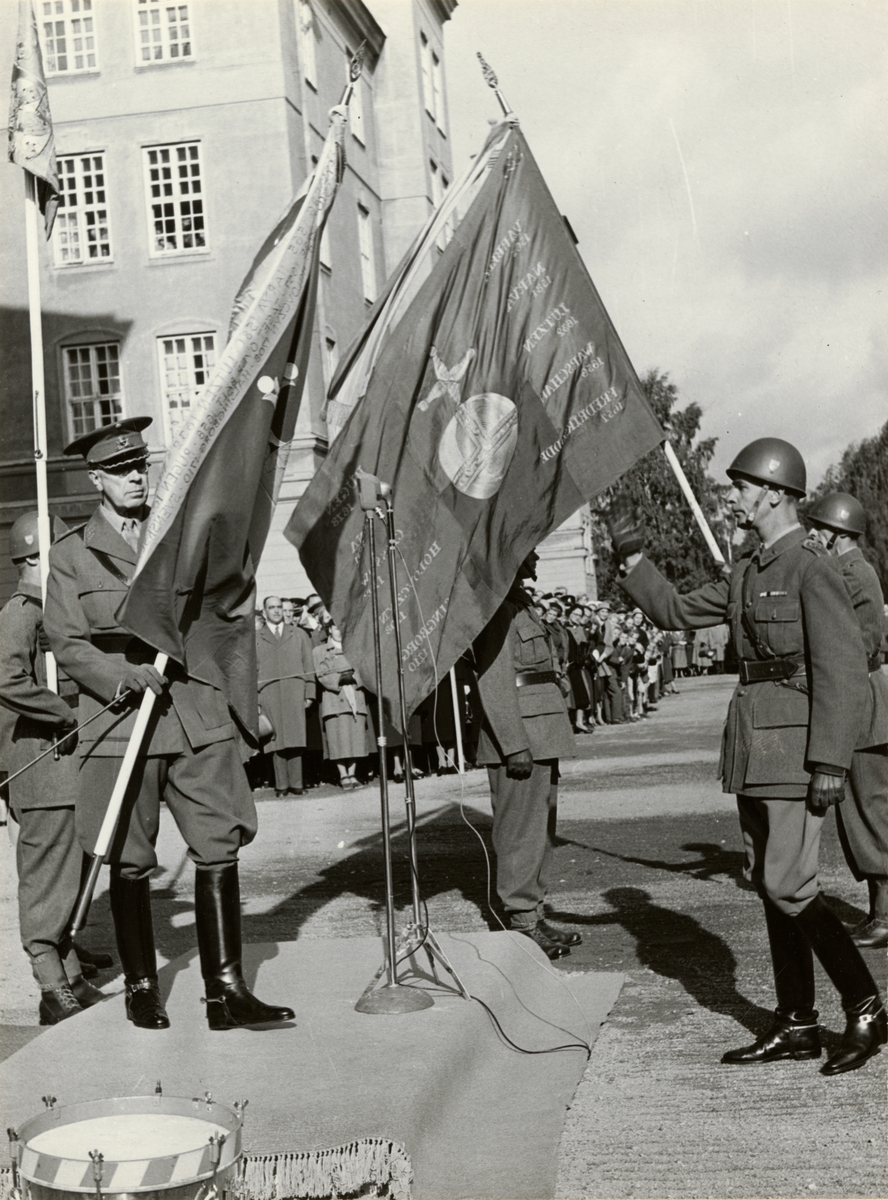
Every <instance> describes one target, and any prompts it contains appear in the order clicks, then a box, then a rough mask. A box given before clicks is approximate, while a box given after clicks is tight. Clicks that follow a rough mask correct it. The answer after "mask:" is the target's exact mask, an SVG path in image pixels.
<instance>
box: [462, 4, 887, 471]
mask: <svg viewBox="0 0 888 1200" xmlns="http://www.w3.org/2000/svg"><path fill="white" fill-rule="evenodd" d="M886 47H888V0H863V2H858V0H724V2H723V0H460V3H459V6H458V7H457V9H456V10H455V12H454V14H453V17H452V19H451V20H450V22H449V23H448V24H447V25H446V26H445V69H446V76H447V93H448V101H449V117H450V131H451V138H452V143H453V161H454V171H455V173H456V174H457V175H459V173H460V172H461V171H462V170H463V169H464V166H465V165H466V164H467V162H468V160H469V156H470V155H471V154H473V153H475V152H476V151H477V150H478V148H479V147H480V145H481V142H482V140H483V138H484V136H485V133H486V131H487V129H488V127H489V126H488V123H489V121H490V119H491V118H494V117H496V116H497V115H498V113H499V108H498V105H497V102H496V98H495V96H494V93H493V92H492V91H491V90H490V89H489V88H488V87H487V86H486V84H485V83H484V80H483V78H482V75H481V71H480V68H479V66H478V62H477V58H476V52H477V51H480V52H481V53H482V54H483V55H484V57H485V58H486V59H487V61H488V62H489V63H490V65H491V66H492V67H493V69H494V70H495V71H496V73H497V76H498V78H499V85H500V88H501V90H502V92H503V94H504V95H505V97H506V99H507V100H508V102H509V104H510V105H511V107H512V109H513V110H514V111H515V113H516V114H517V116H518V118H519V120H520V122H521V127H522V129H523V131H524V133H525V136H526V137H527V140H528V142H529V144H530V147H531V150H532V151H533V153H534V156H535V157H536V159H537V162H538V163H539V166H540V168H541V170H542V172H543V175H544V176H545V178H546V180H547V182H548V184H549V187H550V189H551V191H552V193H553V195H554V197H555V200H556V202H557V204H558V205H559V207H560V208H561V210H562V212H563V213H564V214H565V215H566V216H567V217H568V219H569V221H570V223H571V225H572V227H573V229H574V231H575V233H576V234H577V236H578V238H579V249H580V252H581V254H582V255H583V258H584V260H585V262H586V265H587V267H588V269H589V272H590V274H591V275H592V278H593V280H594V281H595V284H596V286H597V288H598V290H599V293H600V294H601V297H602V299H603V301H604V304H605V306H606V307H607V309H608V311H609V313H610V315H611V318H612V319H613V321H614V324H615V325H616V328H617V331H618V333H619V334H620V337H621V338H622V340H623V342H624V344H625V346H626V348H627V350H628V352H629V356H630V358H631V359H632V361H633V363H634V365H635V367H636V370H637V371H638V372H639V374H644V372H645V371H647V370H648V369H649V368H651V367H656V368H658V369H659V370H661V371H666V372H668V374H669V376H670V378H671V379H672V381H673V382H674V383H675V384H677V386H678V388H679V390H680V394H681V398H682V402H684V403H687V402H690V401H693V402H695V403H697V404H698V405H699V406H700V408H701V409H702V410H703V414H704V415H703V421H702V427H701V436H704V437H715V438H717V439H718V443H717V446H716V452H715V456H714V458H713V462H712V467H711V471H712V473H713V474H714V475H715V476H716V478H720V477H721V475H722V472H723V471H724V469H725V468H726V467H727V466H728V464H729V463H730V461H731V459H732V458H733V457H734V455H735V454H736V452H737V451H738V450H739V449H740V448H741V447H742V446H743V445H745V444H746V443H747V442H749V441H751V440H752V439H753V438H756V437H764V436H775V437H782V438H785V439H787V440H788V441H791V442H793V443H794V444H795V445H797V446H798V448H799V449H800V450H801V451H802V454H803V455H804V457H805V459H806V462H807V466H808V479H809V486H814V485H816V483H817V482H818V481H819V480H820V478H821V477H822V474H823V472H824V471H825V469H826V468H827V467H828V466H829V465H830V464H831V463H832V462H835V461H837V460H838V459H839V458H840V456H841V453H842V451H843V450H844V448H845V447H846V446H847V445H848V444H849V443H850V442H852V441H859V440H860V439H861V438H864V437H871V436H872V435H873V434H874V433H876V432H877V431H878V429H879V428H880V427H881V426H882V425H883V424H884V422H885V420H886V419H888V387H886V376H888V366H886V363H888V353H886V351H888V303H886V297H888V112H886V109H888V103H886V102H888V63H886Z"/></svg>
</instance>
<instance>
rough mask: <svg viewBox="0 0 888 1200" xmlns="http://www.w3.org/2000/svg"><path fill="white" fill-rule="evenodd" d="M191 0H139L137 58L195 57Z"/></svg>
mask: <svg viewBox="0 0 888 1200" xmlns="http://www.w3.org/2000/svg"><path fill="white" fill-rule="evenodd" d="M188 8H189V6H188V5H187V4H164V3H159V2H158V0H136V61H137V62H138V63H156V62H181V60H182V59H183V58H191V56H192V52H191V18H190V14H189V11H188Z"/></svg>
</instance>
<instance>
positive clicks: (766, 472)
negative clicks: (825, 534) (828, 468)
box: [727, 438, 806, 496]
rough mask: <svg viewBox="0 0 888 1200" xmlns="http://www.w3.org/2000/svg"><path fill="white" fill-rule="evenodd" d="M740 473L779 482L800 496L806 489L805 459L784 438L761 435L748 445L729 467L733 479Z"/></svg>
mask: <svg viewBox="0 0 888 1200" xmlns="http://www.w3.org/2000/svg"><path fill="white" fill-rule="evenodd" d="M738 475H743V476H745V477H746V478H747V479H754V480H755V481H756V483H763V484H766V485H767V484H775V485H776V486H777V487H782V488H785V489H786V491H787V492H794V493H795V495H797V496H804V494H805V491H806V488H805V483H806V476H805V460H804V459H803V458H802V456H801V454H799V452H798V450H796V448H795V446H792V445H790V443H789V442H784V441H783V439H782V438H757V439H756V441H754V442H750V443H749V445H748V446H744V447H743V449H742V450H741V451H740V453H739V454H738V455H737V457H736V458H735V459H734V461H733V462H732V463H731V465H730V466H729V467H728V470H727V476H728V478H729V479H736V477H737V476H738Z"/></svg>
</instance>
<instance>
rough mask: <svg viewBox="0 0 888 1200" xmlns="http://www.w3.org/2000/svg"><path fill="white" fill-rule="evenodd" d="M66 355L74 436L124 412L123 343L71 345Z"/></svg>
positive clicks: (71, 425)
mask: <svg viewBox="0 0 888 1200" xmlns="http://www.w3.org/2000/svg"><path fill="white" fill-rule="evenodd" d="M64 356H65V379H64V385H65V399H66V402H67V405H68V411H69V413H70V427H71V430H72V434H73V436H74V437H80V436H81V435H82V434H84V433H89V432H90V431H91V430H93V429H98V428H99V426H101V425H110V424H111V423H112V422H114V421H116V420H117V419H118V417H120V416H121V415H122V411H123V409H122V394H121V383H120V347H119V345H118V344H117V343H116V342H106V343H97V344H96V345H93V346H71V347H68V348H66V350H65V352H64Z"/></svg>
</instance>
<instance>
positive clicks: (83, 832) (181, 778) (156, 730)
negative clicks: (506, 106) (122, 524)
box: [44, 508, 257, 879]
mask: <svg viewBox="0 0 888 1200" xmlns="http://www.w3.org/2000/svg"><path fill="white" fill-rule="evenodd" d="M113 521H114V516H113V514H112V516H111V517H108V516H106V514H105V510H104V509H102V508H99V509H97V510H96V511H95V512H94V513H93V515H92V517H91V518H90V519H89V521H88V522H87V524H86V525H85V526H84V527H83V528H82V529H79V530H74V531H73V532H71V533H68V534H66V535H65V536H64V537H62V538H61V539H60V540H59V541H58V542H56V544H55V545H54V546H53V547H52V549H51V551H50V575H49V584H48V589H47V599H46V616H45V622H44V623H45V627H46V631H47V634H48V635H49V638H50V641H51V644H52V649H53V652H54V653H55V655H56V658H57V660H58V662H59V665H60V666H61V667H62V668H63V669H64V670H65V671H66V672H67V674H69V675H70V676H71V678H72V679H74V680H75V681H76V682H77V684H78V685H79V687H80V691H81V701H80V720H81V722H83V721H86V720H88V719H89V718H90V717H91V716H92V715H93V714H94V713H96V712H98V710H99V709H101V708H102V707H104V706H105V705H106V704H108V702H109V701H110V700H113V699H114V696H115V695H116V693H117V691H118V687H119V684H120V681H121V680H122V678H123V677H124V675H125V673H126V664H127V663H128V662H129V663H150V662H153V661H154V658H155V652H154V650H152V649H151V648H150V647H148V646H145V645H144V644H143V643H140V642H139V641H138V639H136V638H133V637H132V636H131V635H130V634H129V633H128V632H127V631H126V630H124V629H123V628H122V627H121V626H120V625H118V623H117V618H116V616H115V613H116V612H117V609H118V608H119V607H120V605H121V603H122V602H123V599H124V597H125V596H126V590H127V587H128V583H129V580H130V579H131V578H132V574H133V571H134V569H135V564H136V557H137V556H136V551H135V550H134V549H133V547H132V546H131V545H129V544H128V542H126V541H125V540H124V538H123V535H122V533H120V532H118V529H116V528H115V527H114V524H113V523H112V522H113ZM166 674H167V678H168V679H169V680H170V683H169V686H168V687H167V688H165V689H164V693H163V695H162V696H159V697H158V698H157V700H156V702H155V705H154V712H153V715H152V718H151V721H150V723H149V727H148V732H147V735H146V737H145V741H144V743H143V749H142V752H141V754H140V756H139V759H138V762H137V765H136V769H135V771H134V772H133V777H132V781H131V783H130V786H129V788H128V790H127V795H126V798H125V800H124V805H123V809H122V812H121V818H120V824H119V826H118V831H117V835H116V836H115V838H114V842H113V844H112V848H111V855H110V861H111V862H112V863H116V864H119V866H120V873H121V874H122V875H123V877H125V878H129V879H141V878H146V877H147V876H148V875H150V873H151V871H152V870H153V869H154V867H155V866H156V865H157V856H156V854H155V850H154V843H155V841H156V838H157V832H158V823H159V810H160V799H161V797H163V799H164V800H165V802H166V804H167V806H168V807H169V809H170V811H171V812H172V814H173V817H174V819H175V821H176V824H177V825H178V827H179V830H180V832H181V833H182V836H183V838H184V839H185V841H186V843H187V845H188V850H189V855H190V857H191V858H192V859H193V860H194V862H195V863H196V864H197V865H198V866H204V867H210V866H215V865H220V864H224V863H234V862H236V861H237V857H238V850H239V849H240V847H241V846H243V845H246V844H247V843H249V842H250V841H252V839H253V838H254V837H255V834H256V827H257V826H256V809H255V805H254V803H253V798H252V795H251V793H250V789H249V786H248V784H247V780H246V775H245V773H244V769H243V766H242V764H241V760H240V754H239V752H238V746H237V742H236V739H235V729H234V725H233V723H232V720H231V716H230V713H229V709H228V705H227V703H226V700H225V697H224V695H223V694H222V692H221V691H220V690H219V689H218V688H215V687H213V686H212V685H210V684H209V683H204V682H202V681H200V680H197V679H193V678H189V677H188V676H187V675H186V674H185V672H184V671H183V670H182V668H181V667H179V666H178V665H177V664H175V663H171V664H170V666H169V668H168V669H167V672H166ZM137 711H138V709H137V706H134V705H132V704H124V705H123V706H122V707H121V708H120V709H111V710H109V711H108V712H107V713H106V714H104V715H102V716H100V717H98V718H97V719H96V720H95V721H93V722H92V724H91V725H88V726H87V727H86V728H85V729H84V730H83V733H82V735H81V741H80V746H81V755H82V762H81V779H82V800H81V803H80V804H79V805H78V809H77V829H78V835H79V837H80V840H81V844H82V845H83V848H84V849H85V850H86V851H88V852H91V851H92V849H93V847H94V845H95V841H96V837H97V835H98V831H99V828H100V827H101V823H102V819H103V817H104V814H105V811H106V809H107V806H108V800H109V798H110V795H111V791H112V789H113V786H114V782H115V780H116V778H117V774H118V771H119V769H120V760H121V758H122V756H123V754H124V751H125V750H126V747H127V744H128V742H129V737H130V734H131V732H132V729H133V725H134V724H135V720H136V714H137Z"/></svg>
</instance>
